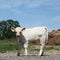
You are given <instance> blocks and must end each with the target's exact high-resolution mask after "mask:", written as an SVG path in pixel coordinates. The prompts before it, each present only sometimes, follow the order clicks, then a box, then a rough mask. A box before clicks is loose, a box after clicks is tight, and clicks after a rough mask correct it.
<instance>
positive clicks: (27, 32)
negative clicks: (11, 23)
mask: <svg viewBox="0 0 60 60" xmlns="http://www.w3.org/2000/svg"><path fill="white" fill-rule="evenodd" d="M11 31H12V32H16V37H17V40H18V45H19V48H18V53H17V55H18V56H19V55H20V46H21V43H24V48H25V55H27V54H28V53H27V48H28V44H29V40H30V41H32V40H38V39H39V40H40V44H41V46H40V51H39V55H40V56H41V55H43V52H44V46H45V44H46V43H47V41H48V29H47V27H34V28H29V29H27V28H21V27H16V28H14V27H11Z"/></svg>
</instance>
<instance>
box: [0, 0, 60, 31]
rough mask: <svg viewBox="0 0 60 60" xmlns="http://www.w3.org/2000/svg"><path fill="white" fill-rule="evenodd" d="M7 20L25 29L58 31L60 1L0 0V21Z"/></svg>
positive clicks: (59, 24) (59, 25) (59, 26)
mask: <svg viewBox="0 0 60 60" xmlns="http://www.w3.org/2000/svg"><path fill="white" fill-rule="evenodd" d="M7 19H13V20H17V21H18V22H19V23H20V25H21V26H22V27H26V28H31V27H36V26H47V27H48V29H49V31H51V30H53V29H60V0H0V21H2V20H7Z"/></svg>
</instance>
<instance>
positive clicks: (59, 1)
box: [0, 0, 60, 9]
mask: <svg viewBox="0 0 60 60" xmlns="http://www.w3.org/2000/svg"><path fill="white" fill-rule="evenodd" d="M21 6H24V7H27V8H36V7H41V6H49V7H50V8H57V7H58V8H59V9H60V0H0V8H1V7H3V8H8V7H10V8H11V7H21Z"/></svg>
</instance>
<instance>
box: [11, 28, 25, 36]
mask: <svg viewBox="0 0 60 60" xmlns="http://www.w3.org/2000/svg"><path fill="white" fill-rule="evenodd" d="M23 30H25V28H21V27H16V28H14V27H11V31H12V32H16V36H17V37H19V36H20V35H21V33H22V31H23Z"/></svg>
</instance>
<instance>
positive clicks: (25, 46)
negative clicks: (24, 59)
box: [24, 42, 28, 55]
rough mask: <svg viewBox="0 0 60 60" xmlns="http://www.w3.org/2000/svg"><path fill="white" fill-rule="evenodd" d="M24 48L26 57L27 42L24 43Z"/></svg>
mask: <svg viewBox="0 0 60 60" xmlns="http://www.w3.org/2000/svg"><path fill="white" fill-rule="evenodd" d="M24 48H25V55H28V53H27V48H28V42H25V44H24Z"/></svg>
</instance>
